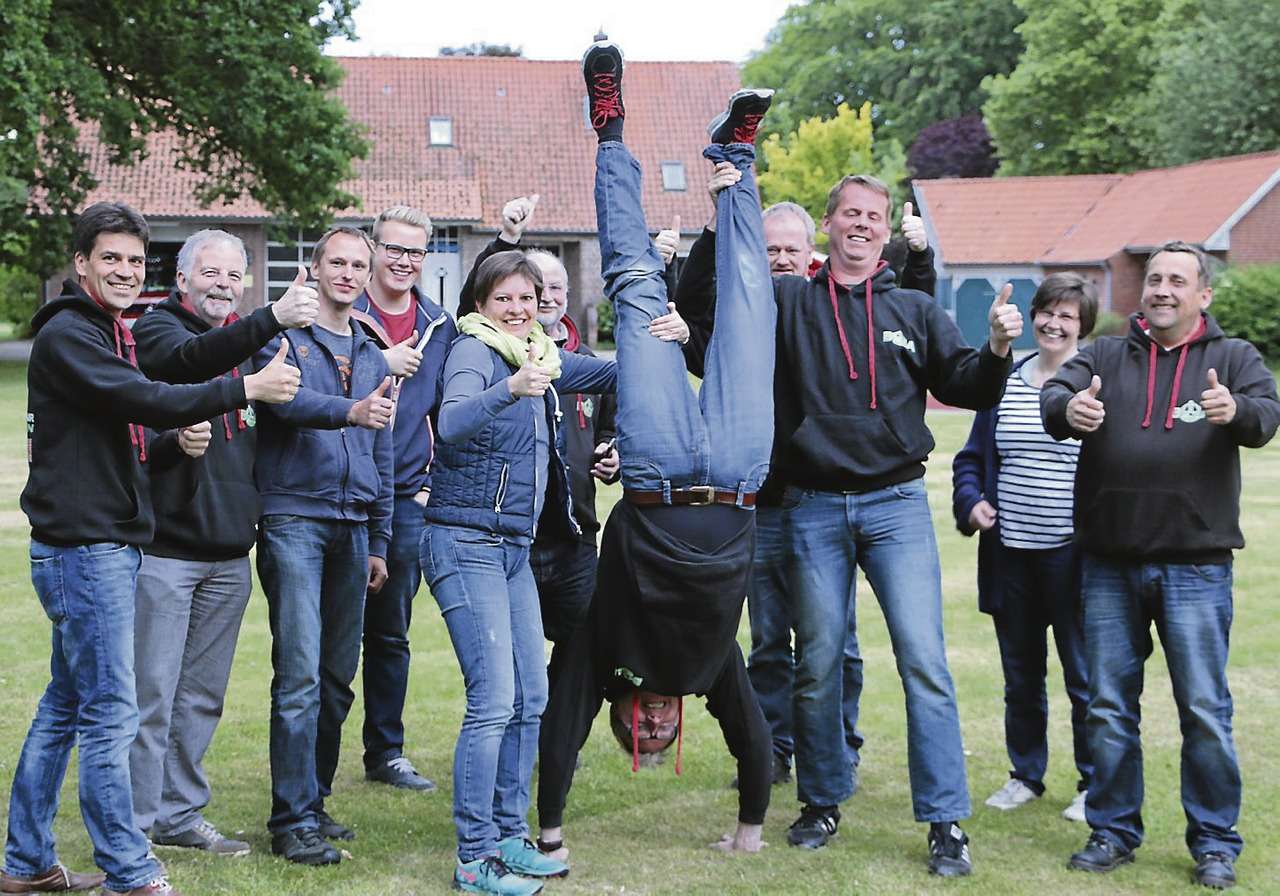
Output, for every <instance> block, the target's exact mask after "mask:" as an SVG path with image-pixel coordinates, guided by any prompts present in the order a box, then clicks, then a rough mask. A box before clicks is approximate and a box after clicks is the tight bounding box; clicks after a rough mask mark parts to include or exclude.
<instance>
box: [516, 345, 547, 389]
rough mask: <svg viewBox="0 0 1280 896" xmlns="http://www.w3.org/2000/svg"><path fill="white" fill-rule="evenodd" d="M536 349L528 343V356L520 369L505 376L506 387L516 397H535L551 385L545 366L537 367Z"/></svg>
mask: <svg viewBox="0 0 1280 896" xmlns="http://www.w3.org/2000/svg"><path fill="white" fill-rule="evenodd" d="M535 354H536V350H535V349H534V347H533V345H532V343H531V344H530V345H529V357H527V358H526V359H525V362H524V363H523V364H521V365H520V369H519V370H517V371H516V372H515V373H513V374H511V376H509V377H507V388H508V389H510V390H511V394H512V395H514V396H515V397H516V398H536V397H539V396H541V395H545V394H546V391H547V389H548V388H550V386H551V376H550V374H549V373H548V372H547V369H546V368H545V367H539V366H538V362H537V358H535V357H534V356H535Z"/></svg>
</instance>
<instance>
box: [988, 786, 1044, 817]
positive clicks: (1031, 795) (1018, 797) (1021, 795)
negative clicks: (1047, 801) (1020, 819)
mask: <svg viewBox="0 0 1280 896" xmlns="http://www.w3.org/2000/svg"><path fill="white" fill-rule="evenodd" d="M1039 798H1040V794H1038V793H1036V792H1035V791H1034V790H1032V789H1031V788H1030V787H1028V786H1027V785H1026V784H1023V783H1022V782H1021V781H1019V780H1018V779H1017V778H1010V779H1009V780H1008V781H1006V782H1005V785H1004V786H1003V787H1001V788H1000V789H999V790H997V791H996V792H995V793H993V794H991V796H989V797H987V805H988V806H990V807H991V808H992V809H999V810H1000V811H1001V812H1008V811H1009V810H1010V809H1016V808H1018V807H1019V806H1025V805H1026V804H1027V803H1029V802H1031V801H1032V800H1035V799H1039Z"/></svg>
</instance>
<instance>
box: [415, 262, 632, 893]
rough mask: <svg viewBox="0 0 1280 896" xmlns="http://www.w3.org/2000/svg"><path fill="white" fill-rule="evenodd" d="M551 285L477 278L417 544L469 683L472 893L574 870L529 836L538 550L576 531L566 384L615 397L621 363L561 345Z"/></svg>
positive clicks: (456, 779) (463, 819) (466, 868)
mask: <svg viewBox="0 0 1280 896" xmlns="http://www.w3.org/2000/svg"><path fill="white" fill-rule="evenodd" d="M541 292H542V277H541V273H540V271H539V269H538V267H537V265H535V264H534V263H532V262H531V261H529V260H528V259H527V258H525V256H524V255H523V254H522V253H520V252H500V253H498V254H496V255H493V256H491V257H489V258H488V259H487V260H485V261H484V262H483V264H481V265H480V268H479V270H478V271H477V273H476V279H475V296H476V308H477V310H476V311H475V312H473V313H471V314H467V315H465V316H464V317H462V318H461V319H459V321H458V329H459V330H460V331H461V333H462V334H463V335H461V336H460V337H459V338H458V339H457V341H456V342H454V344H453V347H452V349H451V350H450V353H449V357H448V359H447V360H446V361H445V366H444V371H443V373H442V383H441V402H440V410H439V414H438V418H437V421H436V423H437V432H436V435H437V445H436V457H435V459H434V461H433V466H432V494H431V501H430V503H429V504H428V505H427V508H426V519H427V522H428V524H429V525H428V526H427V529H426V532H425V533H424V535H423V539H422V548H421V551H422V557H421V559H422V569H423V572H424V573H425V574H426V579H427V583H428V584H429V585H430V587H431V593H432V594H433V595H434V597H435V599H436V602H437V603H438V604H439V605H440V612H441V613H442V615H443V616H444V620H445V623H446V625H447V626H448V629H449V636H450V638H451V639H452V641H453V648H454V652H455V653H456V654H457V656H458V663H459V665H460V666H461V667H462V676H463V680H464V681H465V683H466V692H467V706H466V713H465V715H464V717H463V721H462V730H461V732H460V733H459V735H458V742H457V746H456V749H455V753H454V762H453V813H454V822H455V824H456V826H457V832H458V867H457V870H456V872H455V879H456V880H457V881H458V882H459V884H460V885H463V886H464V888H472V889H473V888H474V887H466V885H467V884H468V883H482V882H488V881H492V880H495V879H497V878H500V877H504V876H511V875H512V874H514V875H525V876H529V877H555V876H560V875H563V874H566V873H568V866H566V865H565V864H564V863H563V862H559V861H557V860H555V859H551V858H549V857H547V856H544V855H542V854H541V853H540V852H539V851H538V850H537V848H536V847H535V846H534V845H533V844H532V843H531V842H530V840H529V837H528V833H529V830H528V826H527V823H526V821H525V818H526V815H527V813H528V809H529V786H530V781H531V779H532V776H533V764H534V760H535V758H536V757H537V752H538V729H539V725H540V722H541V718H542V711H543V708H544V707H545V706H546V702H547V671H546V658H545V656H544V652H543V651H544V648H543V636H542V617H541V612H540V609H539V604H538V592H537V587H536V585H535V583H534V578H533V573H532V571H531V570H530V568H529V547H530V545H531V543H532V541H533V536H534V531H535V528H536V527H537V526H539V525H542V526H555V527H558V528H561V529H563V530H564V531H565V532H566V533H574V532H576V531H577V528H578V524H577V522H576V521H575V520H574V518H573V514H572V505H571V500H570V495H569V481H568V475H567V470H566V467H565V464H564V461H563V460H562V456H561V447H562V442H563V440H562V437H560V436H559V434H558V432H557V429H558V426H559V422H560V416H561V415H560V405H559V399H558V397H557V390H561V391H562V390H566V389H567V390H569V391H570V392H613V391H614V389H615V383H616V373H615V365H614V363H613V362H612V361H604V360H601V359H598V358H591V357H586V356H583V355H577V354H572V353H567V352H566V353H561V352H560V350H559V349H558V348H557V347H556V345H555V343H554V342H553V341H552V340H551V339H550V338H549V337H548V336H547V335H546V334H545V333H543V331H542V327H541V326H539V324H538V323H537V321H536V319H535V318H536V315H537V303H538V297H539V295H540V293H541ZM544 504H545V506H546V512H545V513H544V512H543V507H544ZM506 883H507V884H518V883H519V879H518V878H515V877H514V876H511V880H510V881H507V882H506ZM528 883H529V888H528V892H531V893H532V892H536V890H537V889H538V887H539V884H537V883H536V882H533V881H530V882H528ZM482 885H483V884H482Z"/></svg>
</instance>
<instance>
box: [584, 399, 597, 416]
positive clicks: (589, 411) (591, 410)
mask: <svg viewBox="0 0 1280 896" xmlns="http://www.w3.org/2000/svg"><path fill="white" fill-rule="evenodd" d="M595 412H596V403H595V402H594V401H592V400H591V399H590V398H583V399H582V416H584V417H586V418H587V419H588V420H589V419H591V417H592V416H593V415H594V414H595Z"/></svg>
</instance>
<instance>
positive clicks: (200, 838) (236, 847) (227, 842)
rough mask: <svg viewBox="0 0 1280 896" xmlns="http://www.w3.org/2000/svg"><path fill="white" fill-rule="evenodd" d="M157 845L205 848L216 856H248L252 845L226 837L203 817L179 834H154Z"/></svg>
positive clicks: (153, 840) (154, 841)
mask: <svg viewBox="0 0 1280 896" xmlns="http://www.w3.org/2000/svg"><path fill="white" fill-rule="evenodd" d="M151 842H152V843H153V844H155V845H156V846H181V847H183V848H185V849H203V850H204V851H205V852H208V853H212V854H213V855H215V856H224V857H227V858H232V857H236V856H247V855H248V854H249V851H250V846H249V844H248V843H246V842H245V841H243V840H232V839H231V838H230V837H224V836H223V835H222V834H221V833H220V832H219V831H218V829H217V828H215V827H214V826H213V825H211V824H209V822H207V821H205V820H204V819H203V818H202V819H200V820H199V821H198V822H196V824H195V826H194V827H192V828H189V829H188V830H185V831H182V832H181V833H177V834H152V835H151Z"/></svg>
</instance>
